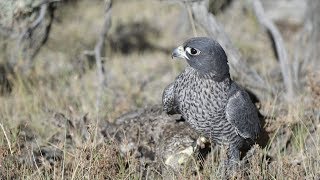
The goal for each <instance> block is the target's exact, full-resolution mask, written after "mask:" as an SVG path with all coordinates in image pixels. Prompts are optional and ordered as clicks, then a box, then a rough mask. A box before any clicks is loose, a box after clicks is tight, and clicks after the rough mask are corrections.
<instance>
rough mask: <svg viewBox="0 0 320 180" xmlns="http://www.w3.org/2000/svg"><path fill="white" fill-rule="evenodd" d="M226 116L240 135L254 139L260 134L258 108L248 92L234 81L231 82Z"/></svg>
mask: <svg viewBox="0 0 320 180" xmlns="http://www.w3.org/2000/svg"><path fill="white" fill-rule="evenodd" d="M226 117H227V120H228V121H229V122H230V123H231V124H232V125H233V126H234V127H235V128H236V130H237V133H238V134H239V135H240V136H242V137H244V138H250V139H253V140H254V139H256V138H257V136H258V135H259V133H260V120H259V117H258V111H257V108H256V107H255V105H254V104H253V103H252V101H251V99H250V97H249V95H248V93H247V92H246V91H245V90H243V89H242V88H240V87H239V86H238V85H237V84H235V83H234V82H233V83H232V84H231V89H230V93H229V101H228V104H227V108H226Z"/></svg>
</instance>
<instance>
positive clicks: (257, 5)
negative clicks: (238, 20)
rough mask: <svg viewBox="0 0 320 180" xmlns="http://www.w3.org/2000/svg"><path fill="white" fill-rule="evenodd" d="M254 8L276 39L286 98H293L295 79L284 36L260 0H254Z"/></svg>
mask: <svg viewBox="0 0 320 180" xmlns="http://www.w3.org/2000/svg"><path fill="white" fill-rule="evenodd" d="M253 9H254V12H255V14H256V17H257V19H258V21H259V22H260V23H261V24H262V25H263V26H264V27H265V28H266V30H267V31H268V32H269V33H270V35H271V37H272V40H273V41H274V44H275V47H276V49H275V51H276V52H277V55H278V59H279V62H280V67H281V73H282V77H283V81H284V85H285V88H286V95H287V97H286V98H288V99H292V98H293V95H294V91H293V81H292V76H291V66H290V64H289V60H288V55H287V51H286V48H285V46H284V42H283V39H282V36H281V34H280V32H279V30H278V28H277V27H276V26H275V25H274V23H273V22H272V21H271V20H270V19H269V18H268V17H267V16H266V15H265V12H264V9H263V7H262V4H261V1H260V0H254V1H253Z"/></svg>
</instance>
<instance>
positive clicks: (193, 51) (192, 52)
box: [190, 48, 198, 54]
mask: <svg viewBox="0 0 320 180" xmlns="http://www.w3.org/2000/svg"><path fill="white" fill-rule="evenodd" d="M190 52H191V54H197V52H198V51H197V50H196V49H195V48H191V50H190Z"/></svg>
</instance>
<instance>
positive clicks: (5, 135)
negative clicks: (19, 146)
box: [0, 123, 13, 154]
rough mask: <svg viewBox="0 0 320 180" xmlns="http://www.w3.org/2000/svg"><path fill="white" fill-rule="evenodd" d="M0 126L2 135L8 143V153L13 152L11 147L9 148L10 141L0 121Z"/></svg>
mask: <svg viewBox="0 0 320 180" xmlns="http://www.w3.org/2000/svg"><path fill="white" fill-rule="evenodd" d="M0 126H1V129H2V131H3V134H4V137H5V138H6V141H7V143H8V146H9V150H10V154H13V152H12V149H11V143H10V141H9V138H8V136H7V133H6V131H5V130H4V127H3V125H2V123H0Z"/></svg>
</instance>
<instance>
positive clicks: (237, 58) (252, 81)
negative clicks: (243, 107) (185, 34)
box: [192, 0, 273, 92]
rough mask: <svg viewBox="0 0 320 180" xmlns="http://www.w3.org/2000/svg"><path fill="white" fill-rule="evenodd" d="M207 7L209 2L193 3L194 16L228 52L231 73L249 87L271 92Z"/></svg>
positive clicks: (204, 0) (203, 0)
mask: <svg viewBox="0 0 320 180" xmlns="http://www.w3.org/2000/svg"><path fill="white" fill-rule="evenodd" d="M207 5H208V1H207V0H202V1H199V2H194V3H192V13H193V16H194V18H195V21H196V22H197V23H198V24H199V25H200V26H201V27H202V28H203V29H204V30H205V31H206V32H207V34H208V35H209V36H211V37H213V38H214V39H216V40H217V41H218V42H219V43H220V44H221V46H222V47H223V48H224V49H225V50H226V52H227V54H228V59H229V63H230V67H231V71H234V72H235V74H236V75H237V77H238V78H239V79H240V80H241V81H243V83H245V84H246V85H247V86H250V87H254V88H257V89H260V90H265V91H269V92H270V88H269V87H266V84H267V83H266V82H265V81H264V80H263V79H262V78H261V77H260V76H259V74H258V73H257V72H256V71H255V70H254V69H250V68H249V66H248V64H246V63H245V61H244V60H243V57H242V56H241V54H240V52H239V50H238V49H237V48H236V47H234V45H233V44H232V42H231V40H230V39H229V37H228V35H227V34H226V32H225V30H224V29H223V27H222V25H220V24H219V23H218V22H217V20H216V19H215V16H214V15H213V14H211V13H210V12H208V8H207ZM271 92H273V90H271Z"/></svg>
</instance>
